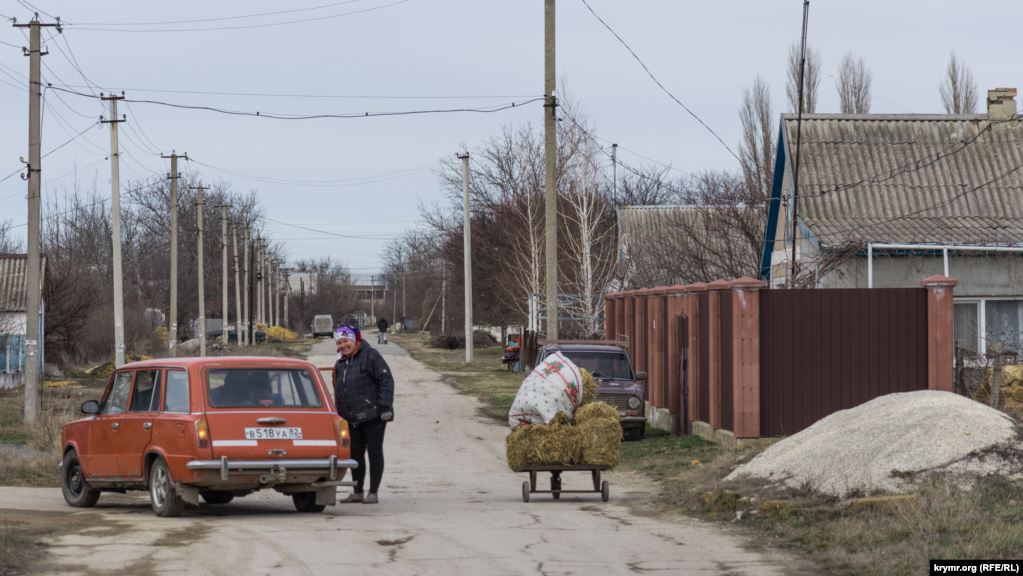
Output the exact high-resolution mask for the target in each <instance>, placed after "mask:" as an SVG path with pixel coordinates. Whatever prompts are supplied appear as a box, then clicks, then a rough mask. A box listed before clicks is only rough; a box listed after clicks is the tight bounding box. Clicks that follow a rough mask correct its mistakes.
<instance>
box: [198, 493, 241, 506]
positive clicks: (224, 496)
mask: <svg viewBox="0 0 1023 576" xmlns="http://www.w3.org/2000/svg"><path fill="white" fill-rule="evenodd" d="M199 495H200V496H202V500H203V502H205V503H207V504H227V503H229V502H230V501H231V500H234V494H231V493H230V492H218V491H216V490H204V491H202V492H200V493H199Z"/></svg>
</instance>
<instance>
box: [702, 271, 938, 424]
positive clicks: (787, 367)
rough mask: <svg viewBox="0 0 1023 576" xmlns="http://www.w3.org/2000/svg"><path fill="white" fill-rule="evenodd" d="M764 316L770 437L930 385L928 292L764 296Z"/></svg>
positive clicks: (763, 405)
mask: <svg viewBox="0 0 1023 576" xmlns="http://www.w3.org/2000/svg"><path fill="white" fill-rule="evenodd" d="M722 314H724V310H722ZM760 315H761V316H760V343H761V353H760V386H761V392H760V418H761V420H760V422H761V435H763V436H780V435H785V434H793V433H795V432H798V431H800V430H802V429H804V428H806V427H807V426H810V425H811V424H813V423H814V422H816V421H817V420H819V419H821V418H823V417H824V416H827V415H828V414H831V413H832V412H835V411H837V410H841V409H843V408H848V407H852V406H856V405H859V404H861V403H863V402H865V401H867V400H870V399H871V398H876V397H878V396H881V395H884V394H889V393H892V392H907V391H911V390H922V389H926V388H927V387H928V365H927V363H928V349H927V342H928V340H927V338H928V334H927V325H928V324H927V322H928V316H927V292H926V291H925V290H921V289H914V288H890V289H883V288H875V289H872V290H854V289H836V290H764V291H762V292H761V293H760ZM728 324H729V323H725V322H723V325H728ZM729 388H730V386H727V385H725V386H723V389H724V390H728V389H729ZM722 404H724V401H723V402H722ZM723 412H725V413H728V412H729V411H728V410H724V411H723ZM724 427H725V428H727V426H724Z"/></svg>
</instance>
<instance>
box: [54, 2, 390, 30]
mask: <svg viewBox="0 0 1023 576" xmlns="http://www.w3.org/2000/svg"><path fill="white" fill-rule="evenodd" d="M408 1H409V0H398V1H397V2H391V3H390V4H383V5H381V6H374V7H372V8H364V9H362V10H352V11H349V12H340V13H337V14H329V15H326V16H318V17H315V18H302V19H298V20H285V21H283V22H270V23H267V24H249V25H245V26H213V27H206V28H163V29H157V28H154V29H149V30H144V29H142V30H140V29H135V28H107V27H88V26H84V27H80V26H74V28H73V29H74V30H89V31H96V32H131V33H145V32H157V33H159V32H214V31H223V30H249V29H253V28H271V27H275V26H287V25H290V24H302V23H306V22H320V21H323V20H333V19H335V18H341V17H342V16H352V15H355V14H365V13H367V12H374V11H376V10H383V9H384V8H390V7H392V6H397V5H399V4H404V3H406V2H408ZM65 25H68V26H73V25H71V24H66V23H65Z"/></svg>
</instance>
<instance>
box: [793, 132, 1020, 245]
mask: <svg viewBox="0 0 1023 576" xmlns="http://www.w3.org/2000/svg"><path fill="white" fill-rule="evenodd" d="M782 120H783V122H782V125H783V130H784V132H783V142H784V145H785V158H786V159H788V164H789V166H788V169H789V171H791V170H792V160H793V158H794V155H795V149H796V145H795V143H796V116H795V115H793V114H785V115H783V116H782ZM800 137H801V140H802V142H801V146H800V148H801V152H800V156H801V157H800V163H801V164H802V166H801V167H800V180H799V218H800V221H801V223H803V224H805V225H806V226H807V227H808V228H809V229H810V231H811V232H812V233H813V235H814V236H815V238H816V240H817V241H818V242H819V243H820V245H821V246H823V247H838V246H848V245H850V244H853V245H855V244H859V245H863V244H866V243H867V242H887V243H899V244H909V243H914V244H916V243H927V244H930V243H933V244H963V245H982V246H984V245H987V246H992V245H997V246H1006V245H1023V125H1021V123H1020V119H1019V116H1018V115H1017V116H1015V117H1014V118H1012V119H1011V120H1005V121H991V120H989V118H988V116H987V115H923V114H904V115H891V114H883V115H882V114H873V115H869V114H868V115H842V114H804V115H803V122H802V128H801V134H800ZM777 192H778V191H777V190H776V191H775V193H777Z"/></svg>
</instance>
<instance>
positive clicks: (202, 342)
mask: <svg viewBox="0 0 1023 576" xmlns="http://www.w3.org/2000/svg"><path fill="white" fill-rule="evenodd" d="M208 189H209V187H208V186H196V187H195V188H193V190H195V222H196V227H197V232H198V233H199V239H198V242H197V244H198V246H199V251H198V258H196V263H197V264H196V265H197V266H198V277H199V356H205V355H206V277H205V272H204V270H203V260H205V258H203V244H202V240H203V237H202V233H203V209H204V206H205V197H204V192H205V191H206V190H208Z"/></svg>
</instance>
